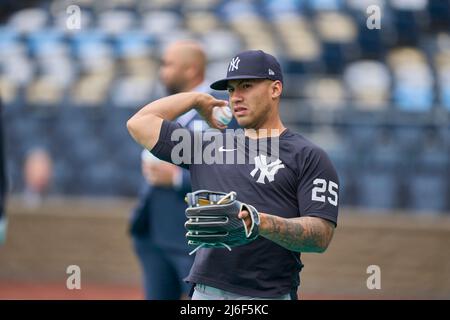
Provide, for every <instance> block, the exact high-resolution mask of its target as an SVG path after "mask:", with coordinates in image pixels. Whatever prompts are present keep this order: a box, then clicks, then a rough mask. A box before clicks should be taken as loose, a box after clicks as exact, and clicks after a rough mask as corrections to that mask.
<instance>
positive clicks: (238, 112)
mask: <svg viewBox="0 0 450 320" xmlns="http://www.w3.org/2000/svg"><path fill="white" fill-rule="evenodd" d="M233 111H234V115H235V116H236V117H240V116H244V115H246V114H247V108H245V107H243V106H234V108H233Z"/></svg>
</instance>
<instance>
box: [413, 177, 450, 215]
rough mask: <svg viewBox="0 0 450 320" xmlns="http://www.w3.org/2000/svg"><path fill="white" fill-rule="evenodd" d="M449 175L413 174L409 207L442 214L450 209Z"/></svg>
mask: <svg viewBox="0 0 450 320" xmlns="http://www.w3.org/2000/svg"><path fill="white" fill-rule="evenodd" d="M447 181H448V175H442V174H412V175H411V176H410V179H409V182H408V203H407V206H408V207H409V208H412V209H416V210H423V211H435V212H442V211H445V210H448V209H449V203H448V182H447Z"/></svg>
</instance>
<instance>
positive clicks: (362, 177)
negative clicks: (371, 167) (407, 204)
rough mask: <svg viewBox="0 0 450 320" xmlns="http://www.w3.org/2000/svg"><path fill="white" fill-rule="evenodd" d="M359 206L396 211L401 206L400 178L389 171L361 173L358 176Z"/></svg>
mask: <svg viewBox="0 0 450 320" xmlns="http://www.w3.org/2000/svg"><path fill="white" fill-rule="evenodd" d="M356 190H357V193H358V201H357V204H358V205H360V206H364V207H369V208H379V209H394V208H397V207H399V206H400V205H401V201H400V200H401V198H400V183H399V180H398V177H397V176H396V175H395V174H393V173H392V172H388V171H372V172H365V171H361V172H359V173H358V174H357V175H356Z"/></svg>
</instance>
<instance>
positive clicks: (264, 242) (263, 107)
mask: <svg viewBox="0 0 450 320" xmlns="http://www.w3.org/2000/svg"><path fill="white" fill-rule="evenodd" d="M211 88H213V89H216V90H228V93H229V105H230V108H231V109H232V112H233V116H234V117H235V118H236V120H237V122H238V123H239V125H240V126H241V127H243V128H244V134H245V138H244V139H240V138H239V137H237V138H235V139H234V140H233V141H232V142H233V144H232V145H231V147H230V145H229V144H228V141H227V144H226V145H222V146H220V148H218V149H216V151H215V152H218V153H219V154H228V153H234V154H239V152H242V153H244V155H245V156H248V159H249V160H254V161H245V162H244V163H232V164H228V163H225V164H220V163H212V164H207V163H205V162H201V161H200V162H199V161H193V158H194V156H195V151H196V150H197V149H198V148H197V147H196V146H195V141H196V140H198V139H195V137H194V133H192V132H190V133H189V134H190V137H191V141H193V142H194V143H193V146H192V152H193V154H194V155H188V156H187V158H186V157H184V158H183V159H189V160H188V161H184V162H181V163H179V160H175V159H172V150H174V148H175V147H176V146H177V144H178V143H179V141H176V139H174V138H173V133H175V132H179V131H177V130H179V129H181V126H180V125H179V124H177V123H176V122H173V120H174V119H175V118H176V117H178V116H179V115H181V114H183V113H185V112H188V111H189V110H191V109H193V108H195V109H196V110H197V111H198V112H199V113H200V114H201V115H202V116H203V117H204V118H205V120H206V121H208V123H209V124H210V125H211V126H212V127H214V128H217V129H224V128H225V126H224V125H223V124H221V123H219V122H218V121H216V120H215V119H214V118H213V116H212V109H213V108H214V107H215V106H226V105H227V104H228V102H227V101H223V100H218V99H215V98H213V97H212V96H210V95H208V94H204V93H193V92H190V93H181V94H176V95H172V96H169V97H165V98H163V99H160V100H157V101H155V102H153V103H150V104H149V105H147V106H145V107H144V108H142V109H141V110H139V111H138V112H137V113H136V114H135V115H134V116H133V117H132V118H131V119H130V120H129V121H128V122H127V127H128V130H129V132H130V134H131V135H132V137H133V138H134V139H135V140H136V141H137V142H138V143H139V144H141V145H142V146H144V147H145V148H147V149H148V150H150V151H151V152H152V153H153V154H154V155H156V156H157V157H159V158H161V159H163V160H166V161H172V162H174V163H178V164H179V165H180V166H183V167H186V168H189V170H190V173H191V183H192V190H214V191H217V192H223V193H224V194H227V196H225V197H222V198H226V197H228V196H229V195H233V197H236V198H237V199H238V200H239V201H240V202H239V203H240V205H239V206H238V207H237V208H240V209H238V211H237V212H236V214H235V215H236V219H240V220H239V221H240V222H242V224H243V225H244V227H245V233H242V234H243V235H239V234H238V233H235V232H230V234H231V235H233V239H226V236H230V235H229V232H225V233H223V234H221V235H220V236H222V237H223V241H222V240H217V239H219V238H217V239H216V240H214V241H213V242H208V241H209V240H208V239H209V238H213V236H214V237H215V236H216V234H215V233H214V232H215V229H214V226H211V225H212V224H211V223H208V222H207V219H206V220H205V221H204V222H202V221H201V220H199V219H198V218H195V219H192V218H190V219H189V220H188V222H187V223H186V226H187V229H188V233H187V237H188V239H189V241H190V243H191V244H197V245H199V246H198V247H197V249H198V250H197V252H196V256H195V261H194V264H193V266H192V268H191V271H190V273H189V276H188V277H187V278H186V281H187V282H189V283H191V284H192V285H193V288H194V290H193V292H192V299H279V300H290V299H297V289H298V286H299V284H300V275H299V273H300V271H301V269H302V267H303V264H302V262H301V260H300V254H301V252H319V253H321V252H324V251H325V250H326V248H327V247H328V245H329V243H330V241H331V239H332V237H333V232H334V229H335V227H336V224H337V216H338V202H339V198H338V197H339V181H338V177H337V173H336V171H335V169H334V167H333V165H332V163H331V162H330V160H329V158H328V156H327V154H326V153H325V152H324V151H323V150H322V149H320V148H319V147H318V146H316V145H314V144H313V143H312V142H310V141H308V140H307V139H305V138H304V137H302V136H301V135H300V134H298V133H295V132H293V131H291V130H290V129H288V128H286V127H285V126H284V125H283V123H282V121H281V119H280V115H279V105H280V97H281V94H282V90H283V76H282V71H281V67H280V64H279V63H278V61H277V60H276V58H275V57H273V56H272V55H270V54H267V53H265V52H263V51H261V50H250V51H244V52H241V53H239V54H237V55H236V56H235V57H233V59H232V60H231V62H230V63H229V65H228V70H227V76H226V78H224V79H222V80H219V81H216V82H214V83H213V84H211ZM224 134H225V133H224ZM225 140H226V139H223V141H225ZM215 141H221V139H215ZM255 141H256V142H258V144H257V149H258V150H256V151H257V153H256V157H254V158H253V159H251V157H250V154H251V152H252V151H253V150H252V147H250V146H254V142H255ZM274 141H276V142H277V143H275V144H274V145H275V146H278V147H277V148H276V149H278V150H275V149H272V148H266V150H264V152H265V153H266V154H264V153H258V151H260V150H259V149H260V146H264V145H266V146H267V145H272V144H271V142H274ZM262 142H265V143H262ZM269 142H270V143H269ZM211 143H215V142H211V141H209V140H208V141H203V142H202V146H201V148H200V150H206V148H207V147H208V148H209V147H210V144H211ZM177 150H178V147H177ZM183 155H184V154H183ZM184 156H186V155H184ZM189 156H191V158H189ZM201 192H202V191H199V193H201ZM193 198H195V199H194V200H192V199H191V200H190V202H191V203H190V204H191V205H192V201H193V202H195V201H197V200H198V196H197V195H196V194H195V193H194V194H193ZM222 198H220V199H221V200H219V202H218V203H220V202H222V200H223V199H222ZM196 199H197V200H196ZM210 207H213V206H206V207H205V208H210ZM186 212H187V215H188V211H186ZM189 214H190V213H189ZM227 214H229V210H228V209H227ZM228 217H229V216H228ZM228 217H227V218H225V219H224V223H228V222H229V220H233V217H231V218H228ZM232 222H233V225H236V223H235V222H234V221H232ZM202 224H203V225H204V226H203V227H202ZM192 225H196V228H200V227H202V228H203V229H202V230H203V231H202V232H204V233H203V234H200V232H199V230H200V229H195V228H191V227H192ZM205 226H206V227H205ZM216 226H217V225H216ZM190 228H191V229H190ZM208 228H209V229H208ZM208 235H212V236H211V237H210V236H208ZM195 237H197V238H195ZM239 237H242V239H240V238H239ZM193 239H194V240H195V239H197V240H195V241H194V240H193ZM202 239H203V240H202ZM241 240H242V241H241ZM217 244H218V245H217ZM220 246H223V247H220ZM227 249H228V250H227Z"/></svg>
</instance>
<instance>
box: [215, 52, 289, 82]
mask: <svg viewBox="0 0 450 320" xmlns="http://www.w3.org/2000/svg"><path fill="white" fill-rule="evenodd" d="M237 79H270V80H274V81H275V80H280V81H281V82H283V75H282V73H281V67H280V64H279V63H278V61H277V59H276V58H275V57H274V56H272V55H270V54H268V53H265V52H264V51H262V50H248V51H243V52H241V53H239V54H237V55H236V56H235V57H234V58H233V59H231V61H230V63H229V64H228V71H227V77H226V78H224V79H221V80H218V81H216V82H214V83H212V84H211V86H210V87H211V88H212V89H214V90H227V83H228V81H229V80H237Z"/></svg>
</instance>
